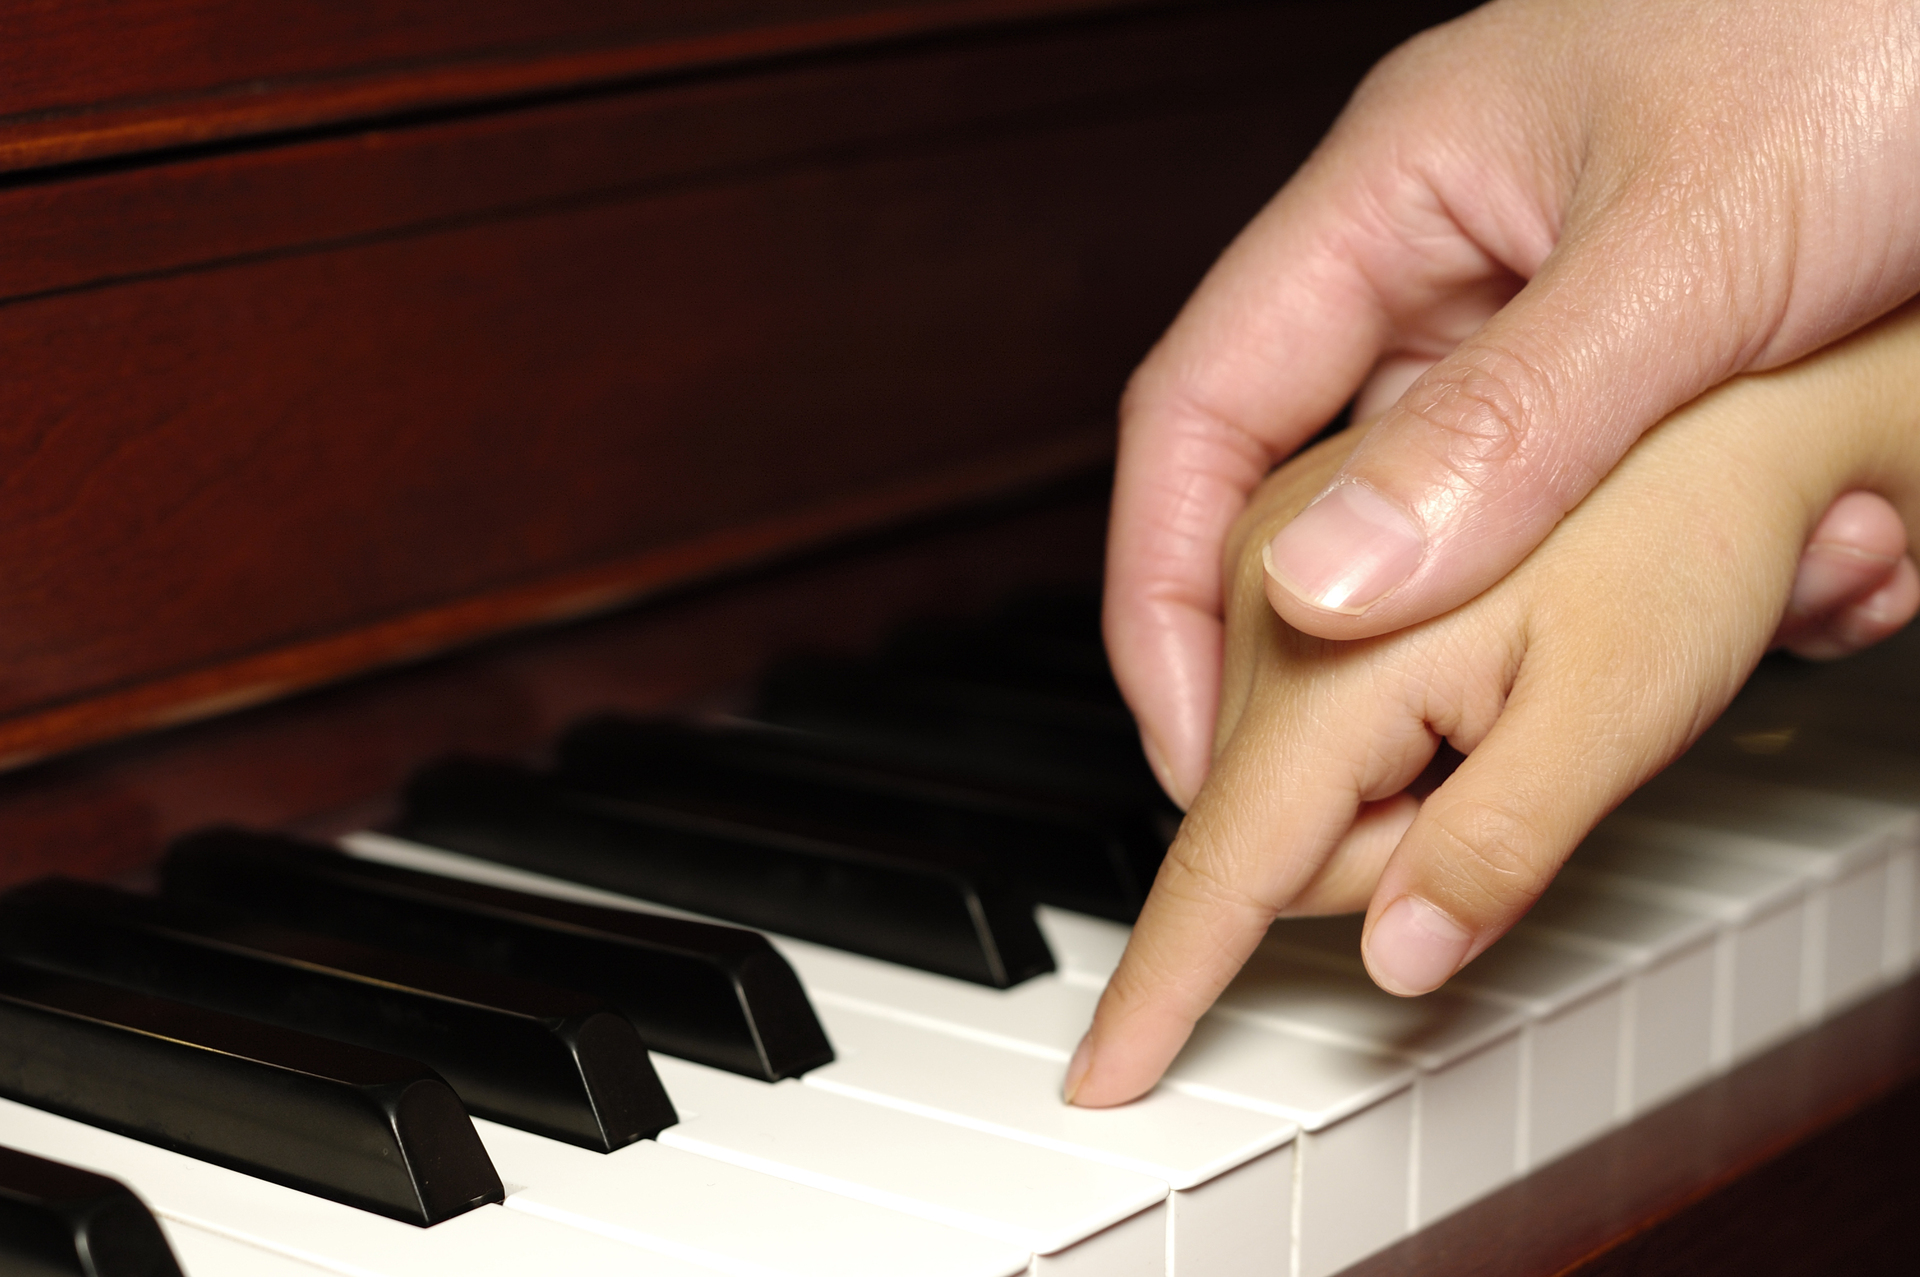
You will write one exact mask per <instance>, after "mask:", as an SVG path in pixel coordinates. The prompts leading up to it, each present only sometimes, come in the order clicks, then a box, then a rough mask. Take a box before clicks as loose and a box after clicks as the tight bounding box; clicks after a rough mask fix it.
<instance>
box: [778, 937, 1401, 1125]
mask: <svg viewBox="0 0 1920 1277" xmlns="http://www.w3.org/2000/svg"><path fill="white" fill-rule="evenodd" d="M778 943H779V945H780V948H781V952H783V953H785V954H786V955H787V956H788V958H789V960H790V961H792V963H793V965H794V969H795V970H796V971H798V972H799V973H800V976H801V978H802V979H804V980H805V981H806V982H807V987H808V988H810V989H812V990H813V991H814V996H815V997H816V998H817V999H819V1000H820V1001H821V1002H822V1003H823V1004H831V1005H835V1006H842V1007H846V1008H849V1009H851V1010H855V1011H860V1012H864V1013H866V1014H870V1015H879V1016H884V1017H886V1018H887V1019H890V1020H894V1021H896V1022H898V1023H902V1024H909V1025H913V1026H916V1027H919V1028H926V1029H931V1030H933V1031H934V1032H937V1033H950V1034H953V1035H955V1036H959V1037H965V1038H971V1039H973V1040H975V1041H979V1042H984V1043H987V1044H989V1045H992V1046H997V1047H1001V1048H1004V1049H1006V1050H1011V1051H1017V1052H1020V1053H1021V1054H1024V1055H1032V1056H1035V1057H1038V1058H1040V1059H1045V1060H1051V1061H1053V1062H1055V1063H1057V1064H1059V1065H1061V1066H1062V1067H1063V1068H1064V1066H1065V1065H1066V1063H1067V1061H1068V1060H1069V1059H1070V1058H1071V1057H1072V1054H1073V1049H1074V1047H1075V1046H1076V1045H1078V1043H1079V1041H1080V1036H1081V1034H1083V1033H1085V1032H1086V1028H1087V1025H1088V1024H1089V1023H1090V1022H1091V1021H1092V1019H1093V1010H1094V1007H1095V1006H1096V1005H1097V1004H1098V1002H1099V997H1100V991H1099V989H1098V988H1093V987H1088V986H1086V985H1083V984H1077V983H1073V982H1069V981H1066V980H1062V979H1060V978H1059V977H1057V976H1041V977H1038V978H1036V979H1033V980H1030V981H1028V982H1027V983H1026V984H1023V985H1021V986H1020V987H1019V988H1017V989H1009V990H1005V991H998V990H989V989H982V988H980V987H978V986H976V985H969V984H965V983H963V982H961V981H958V980H949V979H946V978H944V977H941V976H934V975H928V974H927V973H925V972H920V971H913V970H909V969H907V968H904V967H896V966H889V965H887V964H884V963H878V962H872V961H869V960H866V959H863V958H858V957H854V956H851V955H848V954H842V953H836V952H834V951H833V950H830V949H823V948H820V947H819V946H816V945H809V944H805V943H803V942H799V941H789V940H780V941H778ZM1412 1081H1413V1070H1412V1069H1411V1068H1410V1067H1408V1066H1407V1065H1406V1064H1404V1063H1399V1062H1396V1061H1394V1060H1392V1059H1389V1058H1387V1057H1386V1056H1384V1055H1382V1054H1380V1053H1376V1052H1366V1051H1356V1050H1351V1049H1347V1048H1344V1047H1341V1046H1337V1045H1333V1044H1329V1043H1327V1042H1324V1041H1317V1040H1313V1039H1309V1038H1303V1037H1300V1036H1297V1035H1294V1034H1290V1033H1286V1032H1275V1031H1273V1030H1270V1029H1267V1028H1263V1027H1261V1026H1257V1025H1249V1024H1235V1023H1230V1022H1224V1021H1215V1020H1211V1019H1208V1020H1203V1021H1202V1023H1201V1025H1200V1026H1198V1027H1197V1028H1196V1030H1195V1035H1194V1037H1193V1038H1192V1039H1191V1040H1190V1041H1189V1044H1188V1046H1187V1048H1186V1049H1185V1050H1183V1051H1182V1052H1181V1053H1180V1055H1179V1056H1178V1057H1177V1058H1176V1059H1175V1060H1174V1062H1173V1064H1172V1066H1171V1067H1170V1068H1169V1070H1168V1072H1167V1077H1166V1081H1165V1085H1166V1086H1168V1087H1170V1088H1172V1089H1174V1090H1178V1091H1181V1092H1183V1093H1185V1094H1188V1095H1192V1096H1195V1097H1196V1098H1200V1099H1206V1100H1212V1101H1216V1102H1219V1103H1223V1104H1232V1105H1235V1106H1237V1107H1241V1108H1248V1109H1252V1110H1254V1111H1256V1112H1261V1113H1270V1114H1273V1115H1275V1116H1277V1117H1284V1118H1288V1119H1290V1120H1292V1121H1295V1122H1298V1123H1300V1124H1301V1125H1302V1126H1303V1127H1305V1128H1306V1129H1308V1130H1318V1129H1320V1128H1321V1127H1323V1126H1326V1125H1328V1124H1329V1123H1331V1122H1335V1121H1338V1120H1340V1119H1341V1118H1344V1117H1347V1116H1349V1115H1351V1114H1354V1113H1357V1112H1359V1111H1361V1110H1362V1109H1365V1108H1368V1107H1369V1106H1371V1105H1373V1104H1376V1103H1378V1102H1379V1101H1380V1100H1382V1099H1384V1098H1386V1097H1388V1096H1390V1095H1392V1094H1394V1093H1395V1092H1397V1091H1400V1090H1403V1089H1405V1088H1406V1087H1408V1086H1410V1085H1411V1084H1412Z"/></svg>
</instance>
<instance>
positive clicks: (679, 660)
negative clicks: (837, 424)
mask: <svg viewBox="0 0 1920 1277" xmlns="http://www.w3.org/2000/svg"><path fill="white" fill-rule="evenodd" d="M1105 514H1106V476H1104V475H1102V474H1099V473H1095V474H1093V475H1091V476H1089V477H1086V478H1083V479H1080V480H1076V481H1073V482H1071V483H1068V484H1065V485H1052V486H1049V487H1044V488H1039V489H1034V490H1032V491H1030V492H1029V493H1028V494H1026V495H1025V496H1023V497H1020V498H1018V499H1010V500H1008V501H1005V502H1002V503H1000V504H999V505H995V506H989V507H985V508H981V507H978V506H976V507H974V508H973V509H971V510H970V511H967V512H962V513H954V514H949V515H946V516H943V517H939V518H934V519H927V518H925V517H922V518H920V519H918V520H917V521H915V522H913V523H911V524H909V525H908V526H906V527H904V528H901V527H897V526H896V527H895V528H894V529H893V530H891V531H890V532H889V533H887V534H885V535H880V534H870V535H868V536H866V537H863V538H859V539H856V540H854V541H852V542H847V543H842V544H840V545H837V546H834V547H828V548H819V549H816V550H814V551H813V552H811V553H808V554H805V555H802V556H799V557H798V558H791V557H790V558H788V559H786V560H784V561H782V562H781V563H779V564H777V565H771V566H761V567H757V568H736V569H735V570H734V571H733V572H732V573H730V574H728V575H726V576H723V577H720V578H718V579H715V578H713V577H707V578H703V579H702V580H701V581H700V582H697V583H694V584H689V585H682V586H681V587H680V588H679V589H677V590H674V591H670V592H667V593H665V594H662V595H660V596H658V597H656V598H654V599H653V600H651V601H649V602H647V603H646V604H644V605H639V606H633V607H628V608H625V609H622V610H620V611H618V612H615V613H613V614H611V615H608V616H604V617H600V618H596V619H591V620H582V621H574V622H570V623H562V624H556V625H551V626H548V627H546V628H544V629H541V630H538V631H534V632H531V633H525V634H521V635H517V636H514V637H509V638H501V639H496V640H495V641H493V642H491V643H487V644H483V645H480V646H477V647H469V648H468V649H466V650H463V651H460V652H457V653H454V654H452V655H447V656H442V657H439V658H437V659H431V660H426V661H422V662H419V663H417V664H415V665H413V666H410V667H408V668H406V669H402V670H394V671H390V672H385V673H379V674H373V675H365V676H362V677H359V678H356V679H352V680H348V681H345V682H342V683H340V684H338V685H335V686H331V687H327V688H324V689H321V690H317V691H312V692H308V693H306V694H304V695H299V696H291V697H287V698H284V699H281V700H277V701H275V702H273V703H271V704H264V705H259V706H255V707H252V708H246V709H239V710H236V711H234V712H231V713H228V714H225V715H223V716H221V717H219V718H217V719H214V720H212V721H207V722H201V723H197V724H194V725H190V726H182V727H175V728H173V729H171V730H169V731H163V732H156V733H153V734H151V735H148V736H145V737H142V738H138V739H133V740H124V741H120V742H117V743H114V744H109V745H104V746H100V747H96V748H94V749H91V750H84V751H80V752H77V753H72V754H68V755H66V756H64V757H61V758H58V759H55V760H51V761H48V762H43V763H40V764H38V765H36V766H32V767H27V768H22V769H20V770H18V771H15V772H14V773H12V774H11V775H7V776H0V886H4V885H7V884H10V883H14V882H20V881H24V880H26V879H28V878H32V877H35V876H38V875H40V874H45V873H53V872H60V873H70V874H80V875H85V876H89V877H116V876H121V875H125V874H127V873H130V872H134V871H137V870H139V869H140V868H141V867H142V866H144V865H146V864H148V863H149V862H151V861H152V860H153V859H155V858H156V857H157V856H158V854H159V851H160V849H161V847H162V846H163V845H164V843H165V841H166V840H167V839H168V838H170V837H172V836H174V835H176V834H179V833H183V832H185V831H187V830H189V829H195V828H199V827H201V826H203V825H207V824H213V823H222V822H242V823H247V824H254V825H260V826H267V827H294V828H300V829H304V830H307V831H309V832H317V833H322V834H328V833H338V832H342V831H344V830H346V829H350V828H356V827H360V826H362V825H364V824H366V823H368V822H369V821H372V820H378V819H381V818H383V817H384V816H385V815H386V814H387V810H386V804H388V803H389V802H390V801H391V800H392V799H393V797H394V795H396V794H397V793H398V792H399V789H400V786H401V784H402V783H403V782H404V781H405V779H406V777H407V776H408V775H409V773H410V772H411V771H412V770H413V769H414V768H416V767H418V766H420V765H421V764H423V763H425V762H427V761H429V760H431V759H433V758H436V757H438V756H440V755H442V754H445V753H448V752H453V751H469V752H479V753H488V754H501V755H510V756H515V757H522V758H527V759H530V760H531V759H537V758H538V757H540V755H541V752H542V751H543V750H544V749H546V748H547V747H548V746H549V745H550V744H551V742H552V741H553V739H554V738H555V737H556V735H557V734H558V733H559V732H560V731H561V730H562V729H563V728H564V727H566V726H567V725H568V724H569V723H571V722H573V721H575V720H577V719H579V718H583V717H585V716H587V715H590V714H594V713H599V712H605V711H609V710H628V711H632V712H636V713H638V712H650V711H660V710H663V709H676V708H690V707H691V708H700V707H709V708H710V707H719V706H725V705H727V704H729V703H731V700H732V699H733V698H734V697H736V696H737V695H738V694H739V692H740V690H741V689H742V688H744V687H746V686H748V685H749V684H750V682H751V680H752V679H753V678H754V677H755V676H756V675H757V674H758V672H759V671H760V670H761V669H762V668H764V667H765V665H766V664H767V663H769V662H770V661H772V660H773V659H775V658H776V657H778V656H780V655H782V654H786V653H790V652H792V651H795V650H805V649H815V650H827V651H839V652H859V651H864V650H869V649H871V648H872V647H873V646H874V645H875V644H877V643H878V642H879V641H880V639H881V638H882V637H883V635H884V634H885V633H886V631H887V629H888V628H889V627H890V626H891V625H893V624H895V623H897V622H898V621H900V620H901V619H903V618H905V617H913V616H924V617H940V616H968V615H977V614H979V613H981V612H983V611H985V610H986V609H987V608H989V607H991V606H993V605H994V604H996V603H997V602H999V601H1000V600H1002V599H1004V598H1005V597H1006V595H1007V594H1008V593H1009V592H1012V591H1017V590H1019V589H1021V588H1023V587H1025V586H1032V585H1048V586H1060V585H1078V586H1085V585H1088V584H1090V583H1092V582H1095V581H1097V580H1098V574H1099V565H1100V559H1101V548H1102V543H1103V541H1104V538H1105Z"/></svg>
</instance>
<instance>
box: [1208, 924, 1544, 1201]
mask: <svg viewBox="0 0 1920 1277" xmlns="http://www.w3.org/2000/svg"><path fill="white" fill-rule="evenodd" d="M1214 1013H1215V1014H1217V1015H1228V1016H1238V1017H1243V1018H1246V1019H1248V1020H1251V1021H1252V1022H1254V1023H1257V1024H1269V1025H1273V1026H1274V1027H1277V1028H1283V1029H1287V1030H1289V1031H1292V1032H1295V1033H1300V1034H1303V1035H1310V1036H1314V1037H1318V1038H1321V1039H1322V1040H1325V1041H1329V1042H1335V1043H1338V1044H1340V1045H1343V1046H1347V1047H1350V1048H1353V1049H1356V1050H1370V1051H1378V1052H1380V1053H1382V1054H1386V1055H1391V1056H1395V1057H1398V1058H1400V1059H1403V1060H1406V1061H1407V1062H1409V1063H1411V1064H1414V1065H1416V1066H1417V1067H1418V1068H1419V1070H1420V1076H1419V1078H1418V1081H1417V1082H1416V1086H1417V1088H1418V1093H1419V1100H1418V1110H1419V1119H1418V1127H1419V1129H1418V1131H1417V1132H1416V1135H1415V1147H1416V1148H1417V1150H1418V1153H1417V1156H1416V1158H1415V1164H1414V1173H1413V1177H1412V1184H1411V1187H1410V1189H1409V1195H1410V1198H1411V1204H1410V1223H1411V1224H1412V1225H1414V1226H1416V1227H1417V1226H1421V1225H1424V1224H1426V1223H1428V1222H1430V1221H1432V1220H1434V1219H1438V1218H1439V1217H1440V1216H1442V1215H1445V1214H1447V1213H1449V1212H1451V1211H1453V1210H1455V1209H1457V1208H1458V1207H1460V1206H1462V1205H1464V1204H1465V1203H1467V1202H1470V1201H1472V1200H1474V1199H1475V1198H1478V1197H1480V1196H1483V1195H1484V1194H1486V1193H1488V1192H1490V1191H1492V1190H1493V1189H1494V1188H1496V1187H1498V1186H1499V1185H1501V1184H1503V1183H1505V1182H1506V1181H1507V1180H1508V1179H1511V1178H1512V1177H1513V1176H1514V1174H1516V1173H1517V1171H1518V1167H1519V1158H1518V1150H1519V1147H1520V1123H1521V1090H1520V1077H1521V1073H1520V1069H1521V1043H1520V1030H1521V1028H1522V1025H1523V1024H1524V1023H1525V1019H1526V1017H1525V1016H1524V1015H1523V1014H1521V1013H1520V1012H1518V1011H1515V1010H1513V1009H1512V1008H1511V1007H1505V1006H1497V1005H1494V1004H1492V1003H1487V1002H1481V1001H1476V1000H1474V999H1470V998H1464V997H1460V996H1458V995H1455V994H1450V993H1448V992H1446V991H1445V990H1441V991H1440V992H1437V993H1430V994H1428V995H1427V996H1426V997H1423V998H1396V997H1394V996H1392V995H1391V994H1389V993H1386V992H1384V991H1382V990H1381V989H1380V988H1379V987H1378V986H1377V985H1375V984H1374V983H1373V982H1372V981H1371V980H1368V979H1366V978H1365V977H1363V976H1354V975H1348V974H1345V973H1340V972H1334V971H1330V970H1328V969H1326V968H1325V967H1323V966H1321V965H1319V964H1317V963H1313V962H1306V961H1302V960H1301V959H1299V958H1297V957H1295V956H1293V955H1290V954H1288V953H1287V952H1286V951H1285V950H1284V948H1281V947H1279V946H1272V947H1263V948H1262V949H1260V950H1259V951H1257V952H1256V953H1255V954H1254V956H1253V957H1252V959H1250V960H1249V961H1248V963H1247V965H1246V967H1245V968H1244V969H1243V970H1242V971H1241V973H1240V975H1239V976H1238V977H1237V978H1236V979H1235V980H1234V982H1233V983H1232V984H1231V985H1229V986H1228V987H1227V990H1226V992H1225V993H1223V994H1222V995H1221V998H1220V1001H1219V1003H1218V1004H1217V1006H1216V1008H1215V1012H1214Z"/></svg>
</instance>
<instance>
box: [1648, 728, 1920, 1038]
mask: <svg viewBox="0 0 1920 1277" xmlns="http://www.w3.org/2000/svg"><path fill="white" fill-rule="evenodd" d="M1622 813H1623V814H1630V815H1641V816H1649V817H1653V818H1655V819H1662V820H1671V821H1676V822H1679V823H1682V824H1686V825H1692V826H1700V827H1704V828H1708V829H1712V830H1715V831H1721V833H1722V835H1723V836H1720V837H1714V838H1709V839H1703V840H1701V841H1700V842H1699V843H1698V844H1697V846H1698V848H1699V850H1701V851H1703V852H1705V853H1707V854H1709V855H1729V856H1734V857H1747V858H1753V859H1755V860H1757V861H1758V862H1759V863H1764V864H1769V865H1772V866H1774V867H1776V868H1780V869H1783V870H1786V871H1788V872H1793V873H1798V874H1801V875H1804V876H1811V877H1812V878H1814V879H1815V880H1816V883H1817V885H1816V886H1815V888H1814V901H1815V906H1816V910H1817V914H1816V917H1815V919H1814V922H1815V925H1816V927H1817V930H1818V932H1819V934H1820V940H1821V943H1820V952H1819V962H1820V972H1819V977H1820V978H1819V982H1818V988H1817V993H1818V996H1819V1002H1820V1007H1821V1008H1822V1009H1823V1011H1824V1009H1826V1008H1830V1007H1834V1006H1838V1005H1841V1004H1843V1003H1845V1002H1848V1001H1850V1000H1852V999H1854V998H1857V997H1859V996H1860V995H1862V994H1863V993H1865V992H1867V991H1868V990H1870V989H1872V988H1874V987H1876V986H1877V985H1878V984H1879V983H1880V982H1881V981H1882V980H1884V979H1888V978H1891V977H1893V976H1895V975H1897V974H1899V973H1900V972H1901V971H1903V970H1904V969H1905V963H1904V962H1903V961H1901V960H1900V959H1899V958H1898V957H1897V956H1896V955H1897V954H1898V953H1899V951H1900V950H1902V949H1903V948H1905V943H1906V942H1905V935H1906V932H1907V930H1908V928H1909V927H1910V926H1911V925H1912V922H1911V913H1910V910H1911V905H1912V900H1913V893H1912V890H1911V889H1910V887H1908V888H1907V889H1905V890H1902V889H1900V886H1901V885H1904V884H1902V883H1901V880H1902V879H1903V878H1904V877H1906V876H1908V875H1910V874H1911V872H1912V864H1913V855H1914V849H1915V847H1916V845H1920V806H1901V805H1898V804H1895V803H1886V802H1876V801H1874V800H1872V799H1869V798H1862V797H1857V796H1853V795H1849V794H1841V793H1827V792H1822V791H1820V790H1817V789H1808V788H1806V787H1804V786H1800V785H1783V784H1779V783H1762V782H1759V781H1754V780H1751V779H1749V778H1746V777H1742V776H1736V775H1731V774H1728V773H1725V772H1714V771H1712V770H1709V769H1706V768H1695V767H1689V766H1686V765H1685V763H1684V761H1683V762H1682V764H1681V765H1679V766H1676V767H1675V768H1672V769H1670V770H1669V771H1668V772H1667V773H1666V774H1664V775H1662V776H1660V777H1658V778H1657V779H1656V781H1655V782H1654V783H1653V784H1652V785H1649V786H1648V787H1647V788H1645V789H1643V790H1642V791H1641V792H1640V793H1638V794H1635V795H1634V796H1633V797H1632V798H1631V799H1629V800H1628V802H1627V803H1626V804H1624V805H1623V807H1622ZM1728 834H1731V835H1742V836H1744V837H1738V838H1735V837H1726V836H1724V835H1728ZM1896 937H1898V938H1897V939H1896Z"/></svg>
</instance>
